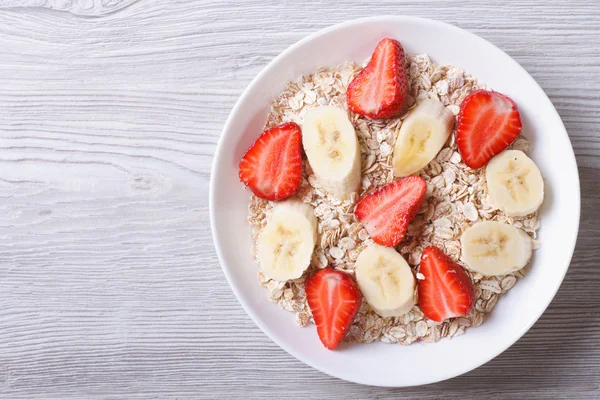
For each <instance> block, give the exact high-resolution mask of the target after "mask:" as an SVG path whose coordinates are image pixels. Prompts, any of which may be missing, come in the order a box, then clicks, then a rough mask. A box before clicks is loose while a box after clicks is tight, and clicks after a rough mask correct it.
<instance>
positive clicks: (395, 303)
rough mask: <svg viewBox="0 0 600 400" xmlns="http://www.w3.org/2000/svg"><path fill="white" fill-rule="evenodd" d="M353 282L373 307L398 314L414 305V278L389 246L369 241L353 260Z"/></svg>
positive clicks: (396, 315)
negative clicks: (354, 281)
mask: <svg viewBox="0 0 600 400" xmlns="http://www.w3.org/2000/svg"><path fill="white" fill-rule="evenodd" d="M355 267H356V270H355V271H356V281H357V282H358V286H359V287H360V291H361V292H362V294H363V296H365V299H366V300H367V302H368V303H369V304H370V305H371V307H372V308H373V310H375V312H376V313H377V314H379V315H381V316H382V317H399V316H401V315H404V314H406V313H407V312H409V311H410V310H411V309H412V308H413V306H414V305H415V277H414V276H413V273H412V271H411V269H410V267H409V266H408V264H407V263H406V261H405V260H404V258H403V257H402V256H401V255H400V254H399V253H398V252H396V250H394V249H393V248H390V247H385V246H380V245H378V244H372V245H370V246H369V247H367V248H366V249H364V250H363V251H362V252H361V253H360V254H359V256H358V258H357V259H356V263H355Z"/></svg>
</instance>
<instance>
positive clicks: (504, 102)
mask: <svg viewBox="0 0 600 400" xmlns="http://www.w3.org/2000/svg"><path fill="white" fill-rule="evenodd" d="M520 133H521V116H520V115H519V110H518V109H517V105H516V104H515V102H514V101H512V100H511V99H510V98H509V97H507V96H505V95H503V94H501V93H498V92H491V91H488V90H476V91H474V92H473V93H471V94H470V95H468V96H467V97H466V98H465V99H464V100H463V102H462V103H461V104H460V112H459V114H458V122H457V125H456V143H457V144H458V150H459V151H460V154H461V155H462V158H463V160H465V164H467V165H468V166H469V167H471V168H481V167H483V166H484V165H485V164H487V163H488V161H490V160H491V159H492V157H494V156H495V155H496V154H498V153H500V152H502V150H504V149H506V148H507V147H508V145H509V144H511V143H512V142H513V141H514V140H515V139H516V138H517V136H519V134H520Z"/></svg>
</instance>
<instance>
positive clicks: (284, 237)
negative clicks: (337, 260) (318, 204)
mask: <svg viewBox="0 0 600 400" xmlns="http://www.w3.org/2000/svg"><path fill="white" fill-rule="evenodd" d="M316 242H317V218H316V217H315V214H314V210H313V208H312V206H310V205H309V204H305V203H302V202H301V201H300V200H297V199H289V200H285V201H282V202H279V203H277V205H276V206H275V208H274V209H273V212H272V213H271V215H270V216H269V219H268V222H267V225H266V226H265V228H264V229H263V231H262V232H261V234H260V236H259V238H258V261H259V264H260V270H261V271H262V273H263V274H265V275H266V276H268V277H269V278H271V279H275V280H277V281H287V280H289V279H296V278H299V277H300V276H302V273H304V271H305V270H306V269H307V268H308V266H309V265H310V260H311V257H312V253H313V250H314V248H315V244H316Z"/></svg>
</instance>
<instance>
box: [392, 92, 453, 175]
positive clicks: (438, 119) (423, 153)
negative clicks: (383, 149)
mask: <svg viewBox="0 0 600 400" xmlns="http://www.w3.org/2000/svg"><path fill="white" fill-rule="evenodd" d="M453 126H454V115H453V114H452V112H451V111H450V110H448V109H447V108H446V107H444V105H443V104H442V103H441V102H439V101H437V100H432V99H426V100H423V101H422V102H421V103H419V105H418V106H417V107H415V108H414V109H413V110H412V111H411V112H410V114H409V115H408V117H406V119H405V120H404V121H403V122H402V126H401V127H400V133H399V134H398V139H397V140H396V144H395V145H394V156H393V159H392V165H393V166H394V175H395V176H408V175H412V174H414V173H415V172H417V171H419V170H420V169H421V168H423V167H425V166H426V165H427V164H429V162H430V161H431V160H433V158H434V157H435V156H436V155H437V153H438V152H439V151H440V150H441V149H442V147H443V146H444V143H446V140H448V137H449V136H450V133H451V132H452V127H453Z"/></svg>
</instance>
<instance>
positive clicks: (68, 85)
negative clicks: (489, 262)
mask: <svg viewBox="0 0 600 400" xmlns="http://www.w3.org/2000/svg"><path fill="white" fill-rule="evenodd" d="M40 3H43V4H44V5H48V4H49V3H48V2H44V1H41V2H28V4H29V5H32V4H33V5H35V4H40ZM53 4H54V3H53ZM7 5H10V4H8V3H7V2H6V1H4V2H2V1H0V7H4V6H7ZM382 14H383V15H387V14H407V15H417V16H423V17H429V18H434V19H438V20H442V21H446V22H449V23H452V24H454V25H458V26H460V27H463V28H465V29H468V30H470V31H472V32H474V33H477V34H479V35H481V36H483V37H484V38H486V39H488V40H490V41H491V42H492V43H494V44H496V45H498V46H499V47H501V48H502V49H503V50H505V51H507V52H508V53H509V54H510V55H511V56H513V57H514V58H515V59H516V60H517V61H518V62H520V63H521V64H522V65H523V66H524V67H525V68H526V69H527V70H528V71H529V72H530V73H531V74H532V75H533V76H534V78H535V79H536V80H537V81H538V82H539V83H540V85H541V86H542V87H543V88H544V90H546V92H547V93H548V95H549V96H550V98H551V100H552V101H553V102H554V104H555V105H556V107H557V109H558V111H559V113H560V114H561V117H562V118H563V121H564V122H565V125H566V127H567V130H568V131H569V135H570V137H571V140H572V143H573V147H574V148H575V152H576V155H577V160H578V163H579V166H580V175H581V189H582V199H583V200H582V221H581V233H580V237H579V241H578V244H577V249H576V253H575V256H574V259H573V263H572V266H571V269H570V271H569V273H568V275H567V277H566V280H565V282H564V284H563V286H562V287H561V289H560V291H559V293H558V295H557V297H556V298H555V300H554V301H553V303H552V304H551V306H550V308H549V309H548V311H547V312H546V313H545V314H544V315H543V317H542V318H541V319H540V321H539V322H538V323H537V324H536V325H535V326H534V327H533V328H532V329H531V331H530V332H528V333H527V334H526V335H525V337H524V338H523V339H522V340H520V341H519V342H518V343H517V344H516V345H515V346H513V347H512V348H511V349H509V350H508V351H507V352H505V353H504V354H502V355H501V356H499V357H498V358H496V359H495V360H493V361H491V362H490V363H488V364H487V365H485V366H483V367H481V368H479V369H477V370H475V371H473V372H471V373H469V374H466V375H465V376H462V377H459V378H456V379H453V380H450V381H448V382H443V383H439V384H435V385H430V386H427V387H421V388H408V389H402V390H394V389H383V388H371V387H365V386H359V385H354V384H349V383H346V382H343V381H340V380H337V379H334V378H331V377H328V376H326V375H324V374H322V373H320V372H318V371H315V370H313V369H311V368H310V367H308V366H306V365H304V364H302V363H301V362H299V361H297V360H296V359H294V358H293V357H291V356H289V355H288V354H287V353H285V352H284V351H283V350H281V349H280V348H279V347H277V346H276V345H274V344H273V343H271V342H270V340H269V339H268V338H267V337H266V336H265V335H264V334H263V333H262V332H261V331H260V330H259V329H258V328H257V327H256V326H255V325H254V324H253V323H252V321H251V320H250V319H249V317H248V316H246V314H245V313H244V311H243V310H242V308H241V306H240V305H239V304H238V302H237V300H236V299H235V298H234V296H233V294H232V292H231V290H230V289H229V287H228V285H227V283H226V281H225V278H224V276H223V274H222V272H221V270H220V267H219V264H218V260H217V258H216V255H215V252H214V249H213V244H212V239H211V234H210V230H209V227H208V196H207V194H208V180H209V176H210V166H211V162H212V155H213V153H214V149H215V146H216V143H217V140H218V137H219V134H220V130H221V128H222V126H223V123H224V121H225V119H226V117H227V115H228V113H229V111H230V110H231V108H232V107H233V104H234V103H235V101H236V99H237V97H238V96H239V94H240V93H241V92H242V91H243V89H244V88H245V87H246V85H247V84H248V83H249V82H250V80H251V79H252V78H253V77H254V76H255V75H256V74H257V73H258V72H259V71H260V70H261V69H262V68H263V67H264V66H265V65H266V63H267V62H268V61H270V60H271V59H272V58H273V57H275V56H276V55H277V54H279V53H280V52H281V51H282V50H284V49H285V48H286V47H287V46H289V45H291V44H292V43H294V42H295V41H297V40H299V39H300V38H302V37H304V36H305V35H307V34H309V33H312V32H314V31H316V30H318V29H320V28H323V27H325V26H328V25H331V24H334V23H337V22H342V21H345V20H348V19H353V18H358V17H363V16H370V15H382ZM599 42H600V4H598V3H597V2H592V1H587V0H578V1H569V2H566V1H549V0H544V1H541V0H530V1H520V2H518V4H517V2H511V3H509V2H501V1H493V0H486V1H484V0H463V1H461V2H460V4H459V3H452V2H448V1H445V0H444V1H442V0H426V1H378V2H361V1H357V0H341V1H337V2H328V3H325V2H318V1H305V2H290V1H277V0H263V1H260V2H257V1H250V0H244V1H236V2H232V1H218V0H198V1H195V2H189V1H183V0H182V1H178V2H172V1H160V0H144V1H139V2H135V3H134V4H132V5H131V6H129V7H126V8H124V9H122V10H121V11H118V12H115V13H112V14H109V15H107V16H104V17H99V18H83V17H80V16H77V15H73V14H71V13H66V12H57V11H52V10H48V9H45V8H8V9H3V10H0V198H1V199H2V201H1V202H0V211H1V212H0V239H1V240H0V398H6V399H19V398H27V399H51V398H56V399H69V398H72V399H76V398H85V399H108V398H115V399H116V398H127V399H137V398H140V399H141V398H162V399H192V398H193V399H196V398H206V399H221V398H223V399H225V398H241V397H244V398H257V399H265V398H281V397H286V398H290V399H295V398H298V399H300V398H302V399H304V398H331V399H364V398H379V399H385V398H398V397H401V396H404V397H407V398H412V397H418V398H422V399H435V398H440V397H441V396H444V395H445V396H452V397H457V398H465V399H480V398H489V399H495V398H498V399H512V398H519V399H537V398H561V399H568V398H574V399H591V398H600V348H599V347H598V338H599V337H600V314H599V313H598V312H597V309H598V306H600V291H598V290H597V288H598V284H599V283H600V269H599V268H598V267H600V264H599V262H598V259H600V254H599V253H600V250H599V247H598V238H599V232H600V229H599V228H598V226H600V225H599V224H600V212H599V211H598V210H599V209H600V181H599V180H598V176H599V175H600V159H599V157H598V156H599V155H600V128H598V127H599V126H600V95H599V94H598V93H599V91H598V89H600V55H599V54H598V51H597V45H598V43H599Z"/></svg>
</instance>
